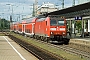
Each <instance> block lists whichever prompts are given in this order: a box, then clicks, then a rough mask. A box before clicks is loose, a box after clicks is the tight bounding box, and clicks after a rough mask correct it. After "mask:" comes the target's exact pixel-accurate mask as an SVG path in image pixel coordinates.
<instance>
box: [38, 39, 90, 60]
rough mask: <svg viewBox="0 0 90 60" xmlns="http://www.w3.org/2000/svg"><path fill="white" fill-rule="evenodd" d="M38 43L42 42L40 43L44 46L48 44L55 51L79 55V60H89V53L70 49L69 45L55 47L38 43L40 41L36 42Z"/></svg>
mask: <svg viewBox="0 0 90 60" xmlns="http://www.w3.org/2000/svg"><path fill="white" fill-rule="evenodd" d="M38 41H39V42H42V43H45V44H49V45H51V46H52V47H56V49H62V50H64V51H66V52H69V53H71V54H76V55H79V56H80V57H81V58H83V57H86V58H88V59H90V53H89V52H85V51H82V50H79V49H75V48H72V47H70V46H69V45H59V44H58V45H55V44H50V43H46V42H43V41H40V40H38Z"/></svg>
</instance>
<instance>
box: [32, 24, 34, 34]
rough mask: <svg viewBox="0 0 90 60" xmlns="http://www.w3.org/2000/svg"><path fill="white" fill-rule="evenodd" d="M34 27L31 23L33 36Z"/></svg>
mask: <svg viewBox="0 0 90 60" xmlns="http://www.w3.org/2000/svg"><path fill="white" fill-rule="evenodd" d="M34 25H35V23H32V34H34Z"/></svg>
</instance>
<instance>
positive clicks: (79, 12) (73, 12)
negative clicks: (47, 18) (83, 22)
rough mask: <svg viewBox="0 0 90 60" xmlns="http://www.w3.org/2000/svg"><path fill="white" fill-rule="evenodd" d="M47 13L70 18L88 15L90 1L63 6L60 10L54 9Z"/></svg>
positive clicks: (89, 13) (89, 12)
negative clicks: (67, 6)
mask: <svg viewBox="0 0 90 60" xmlns="http://www.w3.org/2000/svg"><path fill="white" fill-rule="evenodd" d="M48 15H61V16H65V17H67V18H71V17H75V16H87V15H90V2H88V3H85V4H80V5H76V6H73V7H69V8H65V9H62V10H58V11H54V12H51V13H48Z"/></svg>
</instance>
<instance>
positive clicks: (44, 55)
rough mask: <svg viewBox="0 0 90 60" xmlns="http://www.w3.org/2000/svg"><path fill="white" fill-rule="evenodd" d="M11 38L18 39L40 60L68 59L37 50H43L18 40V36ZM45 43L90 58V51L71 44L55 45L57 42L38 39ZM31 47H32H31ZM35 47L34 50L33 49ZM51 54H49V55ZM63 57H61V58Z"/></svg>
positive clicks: (19, 42)
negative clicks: (51, 42)
mask: <svg viewBox="0 0 90 60" xmlns="http://www.w3.org/2000/svg"><path fill="white" fill-rule="evenodd" d="M10 38H11V39H13V40H14V41H16V40H17V41H16V42H17V43H18V44H19V45H21V46H22V47H24V48H25V49H26V50H28V51H29V52H30V53H32V54H34V55H35V56H36V57H38V58H39V60H48V59H49V60H66V59H64V58H63V57H60V56H59V57H58V56H56V55H54V54H52V53H50V52H48V53H46V52H47V51H46V52H45V51H36V50H42V49H39V48H38V47H37V49H36V47H35V46H34V47H33V46H31V45H30V44H27V43H26V42H23V41H20V40H18V38H15V37H11V36H10ZM37 41H39V42H41V43H43V44H48V45H50V46H52V47H55V48H56V49H62V50H64V51H66V52H68V53H70V54H75V55H79V56H80V57H81V58H84V57H85V58H87V59H90V53H88V52H85V51H81V50H79V49H75V48H72V47H71V46H69V45H55V44H50V43H46V42H44V41H40V40H37ZM30 47H31V48H30ZM32 48H33V50H32ZM48 55H49V56H48ZM60 58H61V59H60Z"/></svg>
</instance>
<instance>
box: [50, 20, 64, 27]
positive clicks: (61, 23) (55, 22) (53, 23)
mask: <svg viewBox="0 0 90 60" xmlns="http://www.w3.org/2000/svg"><path fill="white" fill-rule="evenodd" d="M50 25H51V26H54V25H59V26H63V25H64V20H63V19H62V20H54V19H51V20H50Z"/></svg>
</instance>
